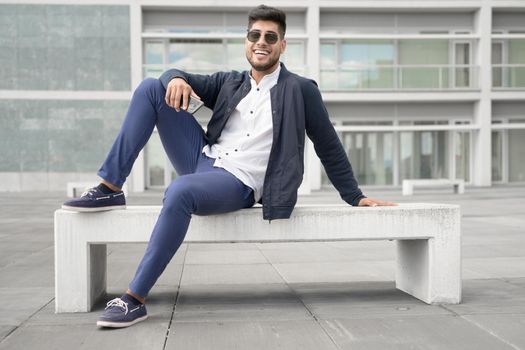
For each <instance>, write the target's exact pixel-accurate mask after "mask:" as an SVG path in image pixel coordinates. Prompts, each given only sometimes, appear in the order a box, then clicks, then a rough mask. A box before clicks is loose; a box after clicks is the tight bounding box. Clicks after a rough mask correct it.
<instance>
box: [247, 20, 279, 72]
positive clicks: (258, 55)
mask: <svg viewBox="0 0 525 350" xmlns="http://www.w3.org/2000/svg"><path fill="white" fill-rule="evenodd" d="M249 31H250V32H252V31H257V32H259V33H260V34H261V35H260V37H259V39H258V40H257V41H255V42H251V41H250V40H248V38H246V39H245V41H244V47H245V49H246V58H247V59H248V62H250V64H251V66H252V68H253V70H252V75H254V74H257V75H261V76H264V75H266V74H269V73H271V72H273V71H274V70H275V69H276V68H277V66H278V65H279V58H280V57H281V54H282V53H284V50H285V49H286V40H285V39H284V38H282V37H281V35H280V34H279V25H278V24H277V23H275V22H271V21H262V20H261V21H256V22H254V23H253V25H252V27H251V28H250V29H249ZM267 33H270V34H276V35H277V38H278V39H277V42H276V43H274V44H270V43H268V42H266V39H265V36H266V35H265V34H267ZM270 36H271V35H270ZM270 41H271V40H270Z"/></svg>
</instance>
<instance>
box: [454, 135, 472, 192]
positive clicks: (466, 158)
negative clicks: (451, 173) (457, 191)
mask: <svg viewBox="0 0 525 350" xmlns="http://www.w3.org/2000/svg"><path fill="white" fill-rule="evenodd" d="M454 137H455V146H456V147H455V148H456V149H455V154H454V157H455V160H454V161H455V162H456V179H463V180H465V181H466V182H468V181H469V180H470V132H465V131H459V132H455V133H454Z"/></svg>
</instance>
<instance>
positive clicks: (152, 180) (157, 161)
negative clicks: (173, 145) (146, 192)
mask: <svg viewBox="0 0 525 350" xmlns="http://www.w3.org/2000/svg"><path fill="white" fill-rule="evenodd" d="M146 157H147V159H148V166H147V172H148V173H147V174H148V178H147V180H148V187H161V186H164V167H165V164H166V160H165V156H164V149H163V148H162V143H161V142H160V137H159V134H158V133H157V132H154V133H153V134H152V135H151V138H150V139H149V141H148V147H147V148H146Z"/></svg>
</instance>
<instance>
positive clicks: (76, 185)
mask: <svg viewBox="0 0 525 350" xmlns="http://www.w3.org/2000/svg"><path fill="white" fill-rule="evenodd" d="M99 183H100V182H86V181H83V182H68V183H67V190H66V194H67V196H68V197H69V198H74V197H80V194H82V192H84V191H85V190H86V189H88V188H91V187H95V186H97V185H98V184H99ZM79 190H80V191H79ZM122 191H124V195H125V196H127V195H128V186H127V185H126V184H124V186H122Z"/></svg>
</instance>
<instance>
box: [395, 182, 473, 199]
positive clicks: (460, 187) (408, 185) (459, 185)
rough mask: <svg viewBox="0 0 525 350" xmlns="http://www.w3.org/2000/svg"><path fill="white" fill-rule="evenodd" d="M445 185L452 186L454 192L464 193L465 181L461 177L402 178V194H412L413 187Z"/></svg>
mask: <svg viewBox="0 0 525 350" xmlns="http://www.w3.org/2000/svg"><path fill="white" fill-rule="evenodd" d="M415 186H418V187H445V186H452V187H453V188H454V193H465V181H463V180H461V179H455V180H451V179H406V180H403V196H411V195H413V194H414V187H415Z"/></svg>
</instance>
